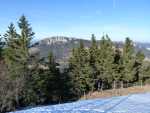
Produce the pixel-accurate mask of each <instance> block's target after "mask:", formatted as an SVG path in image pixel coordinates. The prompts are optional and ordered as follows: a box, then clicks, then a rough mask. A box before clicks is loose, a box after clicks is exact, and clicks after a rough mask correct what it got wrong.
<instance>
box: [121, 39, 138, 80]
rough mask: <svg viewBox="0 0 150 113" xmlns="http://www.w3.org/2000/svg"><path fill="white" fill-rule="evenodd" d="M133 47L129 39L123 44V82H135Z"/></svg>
mask: <svg viewBox="0 0 150 113" xmlns="http://www.w3.org/2000/svg"><path fill="white" fill-rule="evenodd" d="M134 56H135V55H134V46H133V42H132V41H131V40H130V38H126V40H125V44H124V47H123V68H124V76H123V79H124V81H125V82H133V81H134V80H135V73H136V71H135V69H134V65H135V57H134Z"/></svg>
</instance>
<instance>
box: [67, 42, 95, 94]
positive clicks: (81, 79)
mask: <svg viewBox="0 0 150 113" xmlns="http://www.w3.org/2000/svg"><path fill="white" fill-rule="evenodd" d="M69 63H70V74H71V76H72V80H73V83H74V91H76V92H77V95H78V96H81V95H82V94H83V93H84V92H88V91H89V90H91V88H92V86H93V84H92V77H91V75H92V73H91V67H90V63H89V53H88V51H87V49H86V48H85V47H84V44H83V42H82V40H81V41H80V46H79V47H78V48H76V49H73V53H72V57H71V58H70V62H69Z"/></svg>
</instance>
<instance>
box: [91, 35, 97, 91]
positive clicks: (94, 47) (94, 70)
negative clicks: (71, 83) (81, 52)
mask: <svg viewBox="0 0 150 113" xmlns="http://www.w3.org/2000/svg"><path fill="white" fill-rule="evenodd" d="M91 43H92V44H91V47H90V49H89V55H90V56H89V57H90V67H91V71H92V75H91V77H92V78H91V79H92V83H93V86H92V87H94V85H95V81H96V76H97V68H96V59H97V56H98V45H97V41H96V37H95V35H94V34H92V38H91ZM92 90H93V89H92Z"/></svg>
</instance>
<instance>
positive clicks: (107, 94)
mask: <svg viewBox="0 0 150 113" xmlns="http://www.w3.org/2000/svg"><path fill="white" fill-rule="evenodd" d="M144 92H150V85H145V86H142V87H141V86H133V87H129V88H121V89H111V90H105V91H102V92H98V91H96V92H93V93H91V92H90V93H89V94H87V95H84V96H83V97H82V98H81V99H95V98H107V97H112V96H122V95H128V94H133V93H144Z"/></svg>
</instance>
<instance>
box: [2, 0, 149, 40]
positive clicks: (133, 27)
mask: <svg viewBox="0 0 150 113" xmlns="http://www.w3.org/2000/svg"><path fill="white" fill-rule="evenodd" d="M22 14H24V15H25V16H26V17H27V18H28V20H29V22H30V24H31V26H32V28H33V31H34V32H35V40H40V39H42V38H45V37H50V36H69V37H77V38H83V39H90V37H91V34H95V35H96V37H97V39H100V38H101V37H102V35H103V34H106V33H107V34H108V35H109V37H110V38H111V39H112V40H114V41H123V40H124V39H125V37H130V38H131V39H132V40H134V41H140V42H150V0H0V34H3V33H4V32H5V31H6V30H7V27H8V25H9V24H10V22H13V23H14V24H15V25H16V26H17V21H18V19H19V17H20V16H21V15H22Z"/></svg>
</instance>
